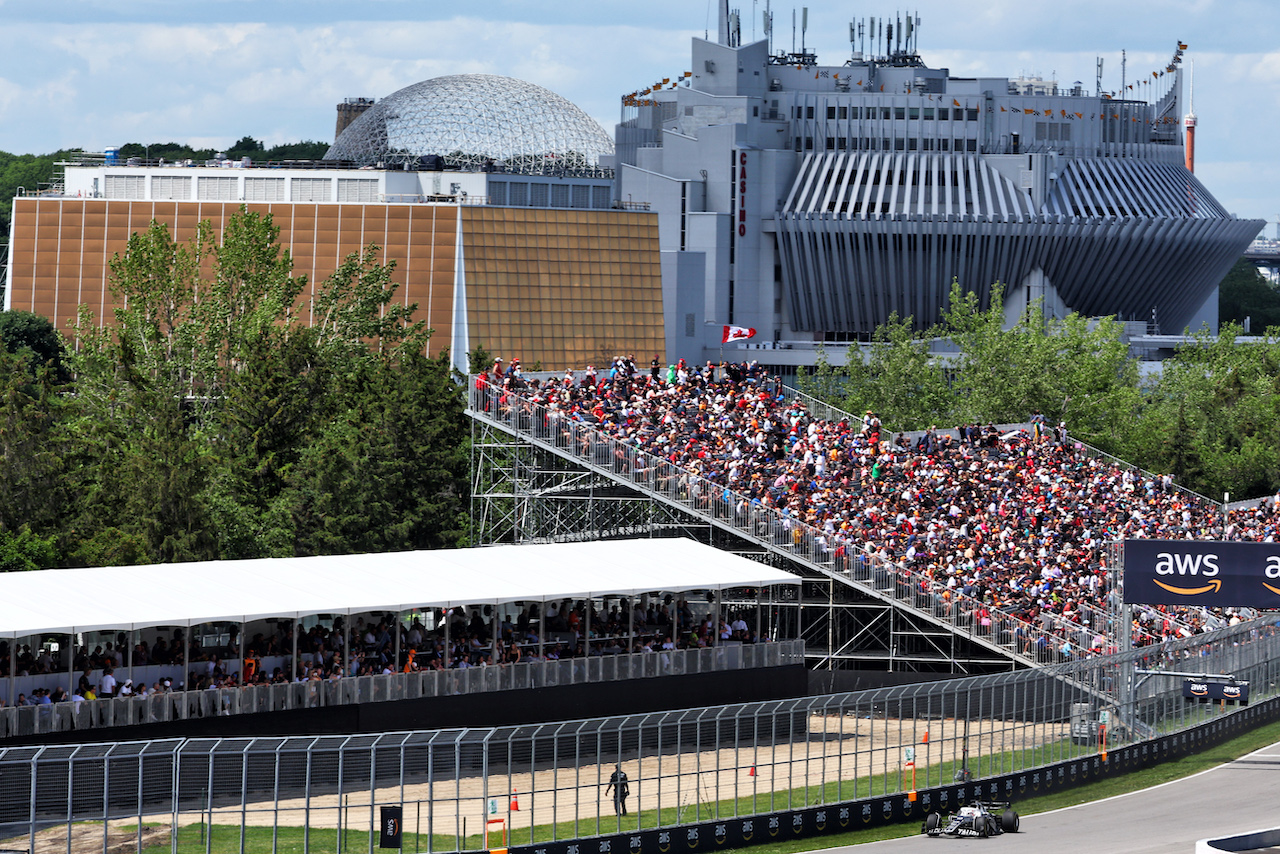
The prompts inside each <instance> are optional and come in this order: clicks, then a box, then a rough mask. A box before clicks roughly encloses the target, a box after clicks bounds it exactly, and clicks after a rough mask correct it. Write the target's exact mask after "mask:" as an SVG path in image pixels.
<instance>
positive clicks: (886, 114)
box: [880, 107, 893, 122]
mask: <svg viewBox="0 0 1280 854" xmlns="http://www.w3.org/2000/svg"><path fill="white" fill-rule="evenodd" d="M892 115H893V110H892V109H890V108H889V107H881V108H880V118H881V119H883V120H884V121H886V122H887V121H889V118H890V117H891V116H892Z"/></svg>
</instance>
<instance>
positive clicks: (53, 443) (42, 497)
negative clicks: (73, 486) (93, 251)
mask: <svg viewBox="0 0 1280 854" xmlns="http://www.w3.org/2000/svg"><path fill="white" fill-rule="evenodd" d="M0 316H3V315H0ZM34 361H35V356H34V355H33V354H32V352H31V351H30V350H24V351H21V352H19V353H17V354H9V353H7V352H4V351H3V350H0V532H5V531H7V532H13V531H17V530H20V529H24V528H29V529H34V530H36V531H40V532H46V533H48V532H52V531H54V530H55V529H56V526H57V523H58V519H59V517H60V516H61V514H62V513H63V510H64V507H65V498H66V491H65V489H66V481H65V478H64V474H65V460H64V458H63V455H62V453H60V450H61V447H60V443H59V439H58V437H59V434H60V426H61V420H62V419H63V417H64V414H65V412H66V404H65V401H64V400H63V399H62V398H61V397H60V396H59V394H58V386H57V385H56V383H55V382H54V377H53V372H52V369H51V368H50V367H49V366H47V365H46V366H40V367H38V366H36V365H34V364H33V363H34Z"/></svg>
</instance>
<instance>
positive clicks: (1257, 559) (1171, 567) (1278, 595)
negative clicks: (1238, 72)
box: [1124, 540, 1280, 608]
mask: <svg viewBox="0 0 1280 854" xmlns="http://www.w3.org/2000/svg"><path fill="white" fill-rule="evenodd" d="M1124 599H1125V601H1126V602H1129V603H1135V604H1144V605H1222V606H1246V607H1250V608H1280V543H1222V542H1190V541H1187V540H1125V541H1124Z"/></svg>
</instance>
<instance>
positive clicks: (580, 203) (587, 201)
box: [569, 184, 591, 210]
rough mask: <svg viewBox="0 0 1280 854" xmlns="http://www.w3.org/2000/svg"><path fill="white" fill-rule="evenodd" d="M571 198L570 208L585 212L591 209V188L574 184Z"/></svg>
mask: <svg viewBox="0 0 1280 854" xmlns="http://www.w3.org/2000/svg"><path fill="white" fill-rule="evenodd" d="M572 193H573V197H572V200H571V201H570V202H569V206H570V207H574V208H577V209H578V210H586V209H588V208H590V207H591V187H590V186H589V185H587V184H574V185H573V189H572Z"/></svg>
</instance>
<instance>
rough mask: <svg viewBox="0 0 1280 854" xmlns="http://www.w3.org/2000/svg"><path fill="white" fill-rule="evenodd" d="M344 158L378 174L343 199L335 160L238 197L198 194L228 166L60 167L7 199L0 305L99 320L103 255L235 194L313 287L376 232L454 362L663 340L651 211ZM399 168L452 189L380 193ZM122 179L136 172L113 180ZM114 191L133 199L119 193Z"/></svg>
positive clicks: (107, 297)
mask: <svg viewBox="0 0 1280 854" xmlns="http://www.w3.org/2000/svg"><path fill="white" fill-rule="evenodd" d="M259 171H262V172H268V170H257V169H251V168H244V169H236V170H233V171H232V173H231V177H234V178H235V179H238V181H239V183H240V184H241V186H244V185H245V184H246V183H249V185H250V187H251V188H252V183H251V182H252V180H253V179H254V178H255V177H256V176H255V173H257V172H259ZM351 171H352V172H353V173H354V174H356V175H358V176H359V177H358V178H352V179H348V180H353V181H364V182H374V181H376V182H377V183H378V185H379V186H377V187H376V188H375V187H369V188H368V190H369V192H367V193H364V195H366V196H367V197H370V198H371V199H372V200H370V201H355V202H351V201H338V200H337V196H338V194H339V192H340V190H339V185H340V184H341V182H342V181H343V177H342V175H343V172H342V171H340V170H333V169H324V170H319V169H317V170H290V171H289V172H287V173H283V174H282V173H281V172H280V171H278V170H270V175H271V178H270V180H281V179H283V181H282V184H283V186H281V187H280V188H279V190H280V195H282V196H285V198H286V199H289V198H290V196H291V195H292V196H299V195H303V194H304V193H305V194H306V195H308V196H315V195H316V194H317V192H324V191H326V188H323V187H320V186H319V185H318V184H316V181H317V180H320V181H324V182H328V183H330V184H331V185H333V186H332V187H331V188H329V189H330V190H331V192H332V195H333V197H334V198H332V199H331V200H328V201H302V200H298V201H293V200H280V201H271V202H254V201H242V200H241V199H242V198H243V197H244V195H246V193H244V191H240V192H237V193H236V196H233V197H232V198H231V199H228V200H210V199H206V198H202V197H201V189H202V187H201V184H202V183H203V182H204V181H210V182H212V181H214V180H217V181H218V182H220V183H221V182H224V181H225V178H227V177H228V172H229V170H226V169H221V168H216V169H208V168H187V167H178V166H168V167H134V168H128V167H123V168H120V169H113V168H112V167H109V166H86V167H68V168H67V182H66V189H65V191H64V192H63V193H61V194H58V195H46V196H39V197H28V198H18V199H15V200H14V207H13V226H12V240H11V244H10V245H11V263H10V269H9V280H8V287H7V290H6V295H5V303H6V305H5V307H6V308H13V309H23V310H27V311H33V312H36V313H38V314H41V315H44V316H46V317H48V318H50V319H51V320H52V321H53V322H54V324H55V326H57V327H58V328H59V329H61V330H62V331H64V332H68V331H69V330H70V327H71V326H72V325H73V324H74V322H75V319H76V316H77V313H78V310H79V307H80V306H81V305H84V306H88V307H89V308H90V309H91V310H92V311H93V313H94V315H95V317H96V319H97V320H98V322H99V323H103V324H109V323H110V322H111V321H112V318H113V312H112V308H113V307H114V305H115V302H114V300H113V298H112V294H111V288H110V285H111V283H110V277H109V264H110V261H111V258H112V257H113V256H114V255H116V254H117V253H122V252H124V250H125V247H126V244H127V242H128V239H129V236H130V235H131V234H133V233H134V232H139V231H143V230H145V229H146V228H147V227H148V226H149V224H150V223H151V221H152V220H155V221H157V222H161V223H164V224H166V225H168V226H169V228H170V231H171V233H172V234H173V235H174V236H175V238H176V239H177V240H179V241H182V240H189V239H190V238H192V237H193V236H194V235H195V231H196V226H197V224H198V223H199V222H200V221H201V220H208V221H209V222H210V223H211V224H212V225H213V227H214V228H215V230H216V231H218V232H220V231H221V228H222V226H223V224H224V223H225V222H226V221H227V219H228V217H230V216H231V215H232V214H233V213H234V212H236V211H237V210H239V209H240V207H241V206H242V205H243V206H244V207H245V208H246V209H248V210H250V211H258V212H262V213H268V214H270V215H271V217H272V219H273V221H274V223H275V224H276V225H277V226H279V228H280V244H281V246H282V247H283V248H285V249H287V250H288V251H289V253H290V255H291V256H292V258H293V264H294V272H295V273H296V274H302V275H306V276H307V278H308V281H309V283H310V284H309V287H311V288H314V287H316V286H317V285H318V284H319V283H321V282H323V280H324V279H325V278H326V277H327V276H328V275H329V274H330V273H332V272H333V271H334V269H335V268H336V267H337V266H338V264H340V263H341V261H342V259H343V258H344V257H346V256H347V255H348V254H350V253H353V252H359V251H360V250H361V249H362V248H363V247H365V246H367V245H369V244H370V243H373V244H377V245H378V246H379V247H381V249H382V251H381V253H380V256H379V257H380V259H382V260H384V261H394V262H395V272H394V278H395V280H396V282H397V283H398V284H399V285H400V290H399V292H398V294H397V297H398V299H401V300H403V301H404V302H405V303H406V304H409V303H417V305H418V310H419V315H418V316H419V317H421V318H423V319H425V320H426V321H427V324H428V325H429V326H431V327H432V328H433V329H434V330H435V332H434V334H433V336H432V338H431V343H430V349H431V353H432V354H433V355H435V354H438V353H440V352H441V351H442V350H443V349H444V348H448V349H449V351H450V353H451V354H452V355H453V361H454V363H455V364H456V365H457V366H458V367H460V368H463V369H465V354H466V353H467V352H468V351H469V350H470V349H472V348H474V347H477V346H483V347H484V348H485V349H487V350H489V351H490V352H492V353H494V354H502V355H505V356H507V358H513V357H514V358H520V359H521V360H522V362H523V363H524V364H526V365H532V364H534V363H535V362H540V363H541V364H542V365H543V366H545V367H547V368H548V369H552V368H554V369H559V368H562V367H568V366H577V365H583V364H587V363H594V362H604V361H607V360H608V359H610V358H612V356H614V355H616V354H626V353H635V354H637V355H638V354H641V353H644V354H659V355H661V354H663V353H664V349H665V348H664V342H663V321H662V282H661V272H660V269H659V256H658V232H657V217H656V215H655V214H651V213H648V212H644V211H630V210H616V209H613V208H612V207H602V208H599V209H591V208H587V209H574V208H564V209H558V208H551V207H537V208H535V207H507V206H501V205H495V204H490V203H489V202H490V201H491V199H490V197H489V196H488V195H487V193H486V191H487V189H488V187H487V185H488V184H489V183H491V182H492V183H501V184H504V185H511V184H527V185H531V186H529V188H528V189H529V190H530V191H531V192H530V193H529V195H531V196H537V197H539V198H540V197H542V195H545V196H546V198H548V199H551V198H552V197H553V196H555V195H557V193H554V192H545V191H543V192H540V190H539V189H538V185H541V187H543V188H546V189H547V190H549V189H550V186H551V185H552V184H553V183H554V182H557V181H558V182H559V185H561V186H565V187H567V188H568V190H567V192H566V193H565V194H564V195H565V196H566V197H568V198H570V199H572V198H573V197H574V196H575V195H577V196H578V197H589V192H588V190H586V189H583V190H580V191H579V192H578V193H577V194H575V193H574V192H573V189H574V187H575V181H574V179H570V178H561V179H556V178H548V177H544V176H515V175H506V174H501V173H498V174H484V173H450V172H442V173H434V174H433V173H429V172H425V173H403V172H388V173H383V174H381V175H379V174H377V173H374V174H372V175H371V174H370V172H368V171H356V170H351ZM116 173H124V174H116ZM206 173H207V174H206ZM406 174H408V175H410V176H413V177H416V178H418V179H419V180H422V181H426V182H428V183H429V184H431V183H434V181H435V180H438V179H439V178H440V176H443V177H444V178H445V179H447V180H449V182H450V183H451V184H452V185H453V186H451V187H450V190H452V191H453V192H445V193H441V194H435V193H430V192H428V193H412V194H410V193H387V192H385V190H386V184H387V183H392V184H394V183H395V182H396V181H397V180H401V181H402V180H403V178H404V177H405V175H406ZM317 176H322V177H319V178H318V177H317ZM126 177H132V178H137V179H140V180H134V181H128V182H127V181H122V180H111V179H112V178H116V179H120V178H126ZM174 177H177V178H181V179H185V182H186V183H184V184H179V186H178V192H182V191H184V190H185V191H187V192H190V193H191V194H192V196H193V197H190V198H185V199H168V198H166V199H161V198H157V196H159V195H163V194H170V195H171V194H173V192H174V190H173V186H174V182H172V181H164V180H157V179H165V178H174ZM459 179H461V180H459ZM460 183H466V184H469V185H472V186H473V190H476V191H479V192H475V191H468V190H465V189H462V188H460V187H459V186H458V184H460ZM578 183H580V184H581V186H583V187H587V186H588V185H587V184H586V183H585V182H578ZM597 183H600V182H599V181H597ZM189 184H193V185H194V187H191V186H189ZM351 189H352V188H350V187H347V188H346V191H347V192H348V193H350V190H351ZM392 189H403V188H398V187H395V186H393V187H392ZM428 189H430V187H428ZM502 189H503V190H504V191H505V190H506V189H507V187H505V186H504V187H503V188H502ZM207 192H208V191H206V193H207ZM120 194H133V195H138V196H142V197H143V198H137V199H133V198H118V197H114V196H118V195H120ZM247 195H249V196H252V195H253V192H252V189H250V191H249V192H248V193H247ZM148 197H149V198H148ZM596 198H597V200H598V199H599V198H600V193H599V192H598V191H597V193H596ZM605 198H607V196H606V197H605Z"/></svg>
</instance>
